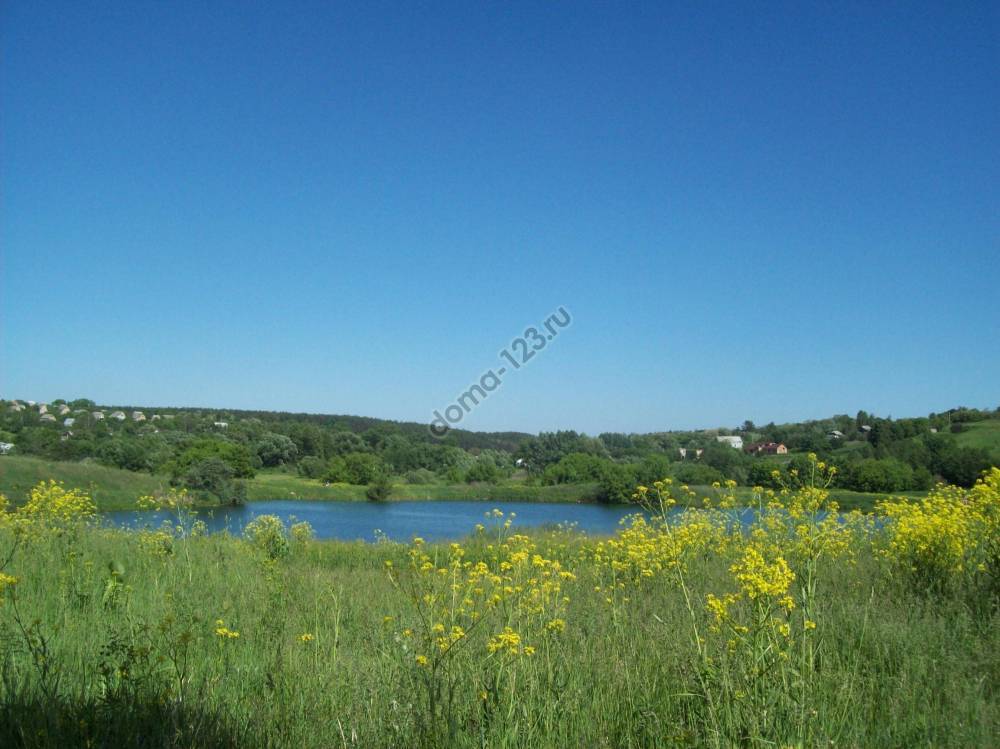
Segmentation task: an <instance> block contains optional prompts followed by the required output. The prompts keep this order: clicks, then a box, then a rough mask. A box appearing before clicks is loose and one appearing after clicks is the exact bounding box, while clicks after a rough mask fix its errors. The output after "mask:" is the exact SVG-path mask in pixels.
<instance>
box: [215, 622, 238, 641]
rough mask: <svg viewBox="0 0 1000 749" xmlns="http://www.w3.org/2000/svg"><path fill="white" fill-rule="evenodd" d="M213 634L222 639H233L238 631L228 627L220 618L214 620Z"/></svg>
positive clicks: (236, 636)
mask: <svg viewBox="0 0 1000 749" xmlns="http://www.w3.org/2000/svg"><path fill="white" fill-rule="evenodd" d="M215 634H216V636H217V637H219V638H220V639H222V640H235V639H237V638H238V637H239V636H240V633H239V632H237V631H235V630H232V629H229V627H227V626H226V623H225V622H224V621H223V620H222V619H216V620H215Z"/></svg>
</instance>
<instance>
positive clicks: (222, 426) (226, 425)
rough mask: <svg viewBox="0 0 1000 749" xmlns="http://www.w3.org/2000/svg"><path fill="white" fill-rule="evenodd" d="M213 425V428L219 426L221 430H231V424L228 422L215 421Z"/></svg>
mask: <svg viewBox="0 0 1000 749" xmlns="http://www.w3.org/2000/svg"><path fill="white" fill-rule="evenodd" d="M212 425H213V426H217V427H218V428H219V429H228V428H229V422H228V421H214V422H212Z"/></svg>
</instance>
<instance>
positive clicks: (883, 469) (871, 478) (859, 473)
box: [841, 458, 915, 493]
mask: <svg viewBox="0 0 1000 749" xmlns="http://www.w3.org/2000/svg"><path fill="white" fill-rule="evenodd" d="M841 484H842V485H843V486H846V487H847V488H848V489H853V490H854V491H858V492H870V493H878V492H882V493H886V492H898V491H904V490H905V489H912V488H915V486H914V485H915V481H914V475H913V469H912V468H910V466H908V465H907V464H906V463H903V462H901V461H899V460H895V459H894V458H886V459H883V460H875V459H870V460H862V461H859V462H858V463H855V464H853V465H851V466H848V468H847V469H846V470H845V472H844V477H843V479H842V480H841Z"/></svg>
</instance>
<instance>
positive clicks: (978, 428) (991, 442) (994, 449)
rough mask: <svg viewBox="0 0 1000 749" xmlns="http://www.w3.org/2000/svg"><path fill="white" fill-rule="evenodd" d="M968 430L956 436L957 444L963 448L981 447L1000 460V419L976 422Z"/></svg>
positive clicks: (968, 425) (969, 425)
mask: <svg viewBox="0 0 1000 749" xmlns="http://www.w3.org/2000/svg"><path fill="white" fill-rule="evenodd" d="M966 426H967V427H968V429H967V430H966V431H964V432H959V433H957V434H955V435H953V436H954V437H955V442H957V443H958V444H959V445H961V446H962V447H981V448H984V449H986V450H988V451H989V453H990V455H992V456H993V457H994V458H997V459H1000V419H986V420H985V421H974V422H971V423H969V424H967V425H966Z"/></svg>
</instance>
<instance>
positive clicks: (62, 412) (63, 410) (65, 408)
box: [59, 403, 72, 416]
mask: <svg viewBox="0 0 1000 749" xmlns="http://www.w3.org/2000/svg"><path fill="white" fill-rule="evenodd" d="M71 410H72V409H70V407H69V406H67V405H66V404H65V403H63V404H62V405H61V406H59V415H60V416H65V415H66V414H68V413H69V412H70V411H71Z"/></svg>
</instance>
